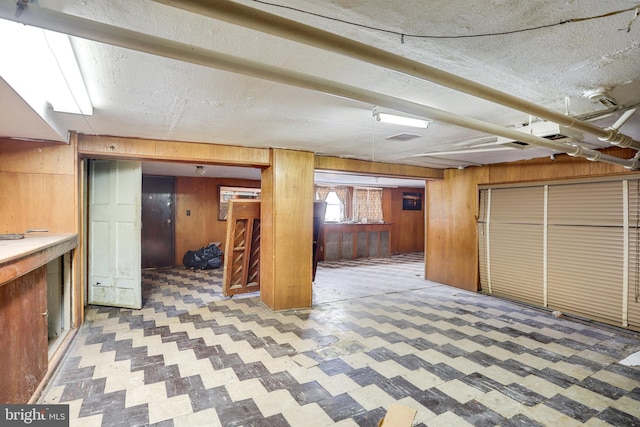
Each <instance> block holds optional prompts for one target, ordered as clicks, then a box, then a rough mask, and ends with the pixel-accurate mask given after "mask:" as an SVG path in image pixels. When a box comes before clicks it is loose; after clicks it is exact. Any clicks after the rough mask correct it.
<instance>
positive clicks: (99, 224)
mask: <svg viewBox="0 0 640 427" xmlns="http://www.w3.org/2000/svg"><path fill="white" fill-rule="evenodd" d="M141 197H142V165H141V164H140V162H133V161H121V160H117V161H115V160H94V161H92V162H91V166H90V168H89V300H88V302H89V304H97V305H109V306H114V307H127V308H136V309H137V308H141V307H142V286H141V277H140V276H141V268H140V265H141V264H140V253H141V239H140V235H141V231H140V229H141V221H142V219H141V206H142V205H141Z"/></svg>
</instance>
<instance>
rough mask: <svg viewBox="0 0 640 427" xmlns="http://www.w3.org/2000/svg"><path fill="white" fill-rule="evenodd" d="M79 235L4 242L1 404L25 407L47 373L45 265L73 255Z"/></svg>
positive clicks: (0, 259)
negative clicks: (19, 404) (23, 404)
mask: <svg viewBox="0 0 640 427" xmlns="http://www.w3.org/2000/svg"><path fill="white" fill-rule="evenodd" d="M77 242H78V236H77V235H76V234H48V233H47V234H45V233H38V234H27V235H25V237H24V239H18V240H0V330H1V331H2V333H0V366H2V370H3V371H2V375H0V403H2V404H6V403H26V402H27V401H28V400H29V399H30V398H31V397H32V395H33V394H34V392H35V391H36V389H37V388H38V387H39V385H40V383H41V382H42V381H43V379H44V378H45V375H46V374H47V369H48V363H49V359H48V349H49V343H48V315H49V309H48V305H47V304H48V303H47V264H48V263H49V262H50V261H54V260H56V259H57V258H60V257H62V256H64V255H65V254H66V253H68V252H71V251H72V250H73V249H74V248H75V247H76V246H77V244H78V243H77Z"/></svg>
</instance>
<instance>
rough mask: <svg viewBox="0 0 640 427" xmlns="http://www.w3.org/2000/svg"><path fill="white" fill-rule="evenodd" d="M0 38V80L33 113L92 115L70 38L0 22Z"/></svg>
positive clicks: (4, 21)
mask: <svg viewBox="0 0 640 427" xmlns="http://www.w3.org/2000/svg"><path fill="white" fill-rule="evenodd" d="M0 38H2V40H4V42H3V43H1V44H0V55H2V61H0V76H1V77H2V78H3V79H4V80H5V81H6V82H7V83H8V84H9V85H10V86H11V87H12V88H13V90H15V91H16V92H17V93H18V94H19V95H20V96H21V97H22V99H24V100H25V102H27V104H29V105H30V106H31V108H33V109H34V111H36V112H38V113H39V114H40V115H42V111H43V109H46V106H47V105H51V107H52V108H53V110H54V111H58V112H63V113H73V114H83V115H92V114H93V107H92V106H91V101H90V100H89V95H88V94H87V89H86V87H85V85H84V81H83V79H82V74H81V73H80V68H79V66H78V62H77V61H76V57H75V55H74V53H73V49H72V47H71V41H70V39H69V36H67V35H66V34H60V33H55V32H52V31H47V30H42V29H40V28H36V27H30V26H26V25H23V24H19V23H15V22H10V21H6V20H2V19H0Z"/></svg>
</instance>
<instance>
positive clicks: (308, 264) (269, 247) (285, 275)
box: [260, 149, 314, 310]
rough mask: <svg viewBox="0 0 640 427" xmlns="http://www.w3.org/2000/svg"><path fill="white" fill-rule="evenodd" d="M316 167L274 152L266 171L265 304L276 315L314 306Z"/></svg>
mask: <svg viewBox="0 0 640 427" xmlns="http://www.w3.org/2000/svg"><path fill="white" fill-rule="evenodd" d="M313 162H314V156H313V153H308V152H302V151H291V150H282V149H274V150H273V151H272V158H271V167H269V168H266V169H265V170H264V171H263V172H262V211H261V214H262V216H261V227H260V228H261V243H260V299H261V300H262V302H264V303H265V304H266V305H267V306H269V307H270V308H271V309H272V310H289V309H294V308H304V307H311V281H312V270H313V269H312V264H313V263H312V254H311V252H312V248H313V247H312V241H313V201H314V191H313Z"/></svg>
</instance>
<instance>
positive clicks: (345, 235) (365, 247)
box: [320, 223, 392, 261]
mask: <svg viewBox="0 0 640 427" xmlns="http://www.w3.org/2000/svg"><path fill="white" fill-rule="evenodd" d="M391 227H392V224H389V223H384V224H326V223H325V224H324V228H323V233H322V234H323V239H322V240H323V246H322V252H321V256H320V258H321V259H324V260H325V261H334V260H338V259H353V258H377V257H388V256H390V255H391V252H390V245H389V243H390V241H391Z"/></svg>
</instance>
